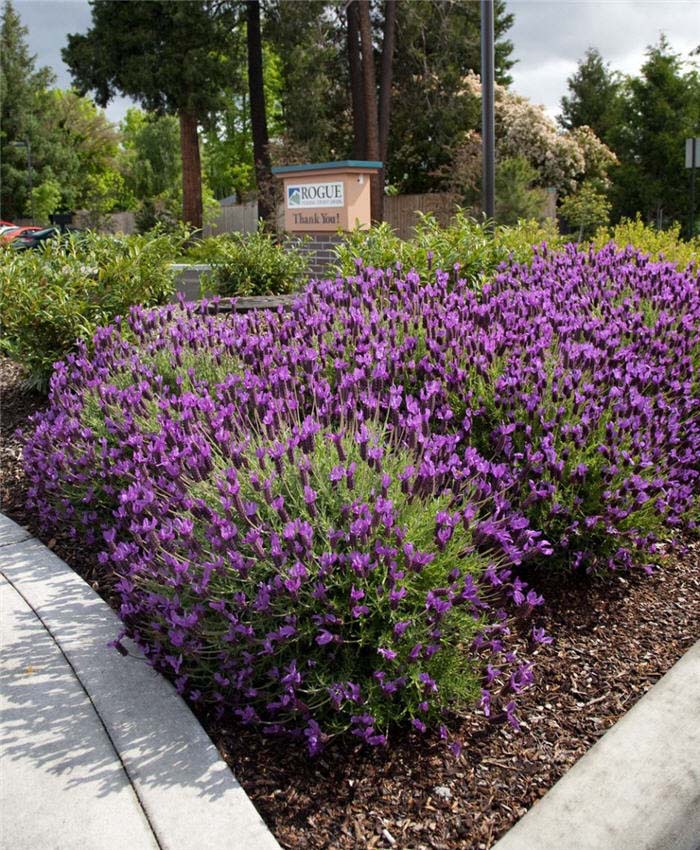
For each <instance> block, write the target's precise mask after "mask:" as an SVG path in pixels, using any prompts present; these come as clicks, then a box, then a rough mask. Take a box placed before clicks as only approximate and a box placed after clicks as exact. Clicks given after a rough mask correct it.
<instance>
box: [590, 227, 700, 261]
mask: <svg viewBox="0 0 700 850" xmlns="http://www.w3.org/2000/svg"><path fill="white" fill-rule="evenodd" d="M611 241H612V242H614V243H615V244H616V245H617V246H618V247H619V248H626V247H628V246H631V247H633V248H636V249H637V250H639V251H641V252H642V253H643V254H647V255H649V256H650V257H651V259H652V260H660V259H664V260H668V261H669V262H671V263H676V264H677V265H678V268H679V269H685V268H687V267H688V266H689V265H690V264H691V263H694V264H695V268H696V269H700V237H697V236H696V237H695V238H694V239H691V240H685V239H683V238H682V237H681V226H680V224H678V223H676V224H674V225H672V226H671V227H669V228H668V230H658V229H657V228H655V227H652V226H651V225H648V224H645V223H644V222H643V221H642V219H641V217H640V216H639V215H637V218H636V219H634V221H632V220H631V219H623V220H622V221H621V222H620V223H619V224H616V225H615V226H614V227H603V228H600V229H599V230H598V231H597V232H596V234H595V237H594V239H593V245H594V246H595V248H597V249H598V248H602V247H603V245H605V244H606V243H607V242H611Z"/></svg>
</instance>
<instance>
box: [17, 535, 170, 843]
mask: <svg viewBox="0 0 700 850" xmlns="http://www.w3.org/2000/svg"><path fill="white" fill-rule="evenodd" d="M29 539H32V538H29ZM22 542H26V541H17V543H22ZM12 545H15V544H12V543H7V544H5V545H4V546H0V548H7V547H8V546H12ZM0 575H1V576H2V577H3V578H4V579H5V581H6V582H7V583H8V584H9V585H10V587H11V588H12V589H13V590H14V591H15V593H16V594H17V595H18V596H19V597H20V598H21V599H22V600H23V601H24V603H25V604H26V605H27V606H28V608H29V609H30V610H31V612H32V613H33V614H34V616H35V617H36V618H37V620H39V622H40V623H41V625H42V626H43V627H44V629H45V630H46V633H47V634H48V635H49V637H50V638H51V640H52V641H53V643H54V645H55V646H56V648H57V649H58V651H59V652H60V653H61V655H62V656H63V658H64V660H65V662H66V664H67V665H68V666H69V668H70V670H71V673H72V674H73V676H74V677H75V680H76V681H77V682H78V684H79V685H80V688H81V690H82V691H83V693H84V694H85V696H86V697H87V699H88V702H89V703H90V705H91V706H92V710H93V711H94V712H95V715H96V717H97V719H98V721H99V723H100V725H101V726H102V728H103V729H104V732H105V735H106V736H107V740H108V741H109V744H110V746H111V747H112V750H113V751H114V754H115V755H116V757H117V759H118V761H119V764H120V765H121V767H122V770H123V771H124V773H125V775H126V777H127V779H128V780H129V784H130V785H131V787H132V789H133V791H134V795H135V796H136V799H137V800H138V803H139V806H140V807H141V811H142V812H143V816H144V817H145V819H146V823H147V824H148V828H149V829H150V830H151V834H152V835H153V838H154V839H155V842H156V844H157V845H158V847H160V848H161V850H164V847H163V844H162V843H161V841H160V838H159V837H158V833H157V832H156V830H155V827H154V825H153V823H152V821H151V818H150V816H149V814H148V810H147V808H146V806H145V805H144V801H143V799H142V798H141V794H140V793H139V790H138V788H137V787H136V785H135V783H134V781H133V779H132V777H131V774H130V773H129V769H128V767H127V766H126V764H125V762H124V760H123V759H122V756H121V753H120V752H119V750H118V748H117V746H116V744H115V743H114V740H113V738H112V736H111V734H110V731H109V729H108V728H107V724H106V723H105V721H104V720H103V718H102V715H101V714H100V712H99V711H98V709H97V706H96V705H95V703H94V702H93V699H92V697H91V696H90V694H89V692H88V690H87V688H86V687H85V685H84V683H83V681H82V679H81V678H80V676H79V675H78V673H77V671H76V669H75V667H73V665H72V664H71V661H70V658H68V656H67V655H66V653H65V652H64V651H63V647H62V646H61V644H60V643H59V642H58V640H56V637H55V635H54V634H53V632H52V631H51V629H50V628H49V626H48V625H47V623H46V622H45V620H44V619H43V618H42V616H41V614H39V612H38V611H37V610H36V608H34V606H33V605H32V603H31V602H30V601H29V600H28V599H27V597H26V596H25V595H24V594H23V593H22V591H21V590H20V589H19V588H18V587H17V585H16V584H14V582H13V581H12V579H11V578H10V577H9V576H8V575H7V574H6V573H5V572H4V571H3V570H2V569H0Z"/></svg>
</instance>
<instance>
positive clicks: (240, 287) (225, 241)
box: [187, 230, 308, 298]
mask: <svg viewBox="0 0 700 850" xmlns="http://www.w3.org/2000/svg"><path fill="white" fill-rule="evenodd" d="M187 257H188V259H190V260H191V261H192V262H198V263H211V264H212V271H211V273H210V274H208V275H204V276H203V278H202V290H203V291H204V292H207V293H213V294H217V295H223V296H224V297H229V298H232V297H234V296H238V295H282V294H284V293H287V292H293V291H294V290H296V289H300V288H301V286H302V285H303V283H304V279H305V277H306V275H307V271H308V263H307V260H306V257H305V256H304V255H303V254H302V253H301V252H300V251H299V250H297V249H296V248H295V247H293V246H291V245H281V244H279V243H278V242H276V241H275V239H274V237H273V236H271V235H270V234H268V233H265V232H264V231H263V230H258V231H257V232H256V233H251V234H242V233H227V234H225V235H222V236H214V237H211V238H209V239H205V240H203V241H202V242H201V243H200V244H199V245H194V246H192V247H191V248H190V249H189V251H188V253H187Z"/></svg>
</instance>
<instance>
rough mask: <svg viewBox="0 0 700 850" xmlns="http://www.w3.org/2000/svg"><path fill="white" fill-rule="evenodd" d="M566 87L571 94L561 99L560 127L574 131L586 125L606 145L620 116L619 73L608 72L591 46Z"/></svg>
mask: <svg viewBox="0 0 700 850" xmlns="http://www.w3.org/2000/svg"><path fill="white" fill-rule="evenodd" d="M567 86H568V89H569V92H570V94H568V95H564V97H563V98H562V99H561V116H560V117H559V123H560V124H561V126H562V127H564V128H565V129H566V130H573V129H574V128H575V127H582V126H584V125H585V126H587V127H590V128H591V130H593V132H594V133H595V134H596V136H598V138H599V139H601V140H602V141H604V142H605V143H606V144H609V143H610V141H611V138H612V136H613V135H614V133H615V132H616V129H617V127H618V126H619V122H620V118H621V116H620V110H621V107H622V99H621V88H622V78H621V75H620V74H618V73H616V72H615V71H611V70H610V66H609V65H608V64H607V63H606V62H604V61H603V57H602V56H601V55H600V53H599V52H598V51H597V50H596V49H595V48H593V47H591V48H589V49H588V50H587V51H586V55H585V57H584V59H582V60H581V61H580V62H579V64H578V68H577V69H576V72H575V73H574V74H573V75H572V76H571V77H569V79H568V80H567Z"/></svg>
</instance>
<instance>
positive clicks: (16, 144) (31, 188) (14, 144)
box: [10, 139, 34, 224]
mask: <svg viewBox="0 0 700 850" xmlns="http://www.w3.org/2000/svg"><path fill="white" fill-rule="evenodd" d="M10 147H13V148H26V149H27V175H28V177H29V203H30V208H31V214H32V224H34V174H33V173H32V146H31V145H30V144H29V139H25V140H24V141H23V142H10Z"/></svg>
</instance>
